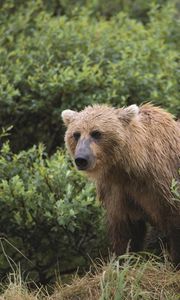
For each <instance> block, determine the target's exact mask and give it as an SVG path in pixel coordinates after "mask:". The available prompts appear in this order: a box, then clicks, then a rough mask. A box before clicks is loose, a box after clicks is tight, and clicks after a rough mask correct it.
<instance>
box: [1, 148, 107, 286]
mask: <svg viewBox="0 0 180 300" xmlns="http://www.w3.org/2000/svg"><path fill="white" fill-rule="evenodd" d="M0 170H1V173H0V207H1V212H2V213H1V218H0V228H1V236H2V237H1V253H0V262H1V272H0V278H1V279H3V278H4V276H5V275H6V273H9V272H11V271H12V270H14V269H16V267H17V266H18V264H19V263H20V266H21V268H22V270H23V274H24V276H25V277H26V276H27V274H28V277H29V278H31V279H33V280H34V281H36V282H41V283H43V284H47V283H49V282H51V281H52V280H54V278H55V275H56V274H58V273H59V271H60V272H61V274H69V273H72V272H75V271H76V270H77V267H79V268H81V267H83V266H86V267H87V265H88V261H89V262H90V257H91V259H92V258H93V257H97V256H99V255H100V251H101V252H104V250H103V247H104V245H105V231H104V226H103V212H102V208H101V207H100V205H99V204H98V202H96V201H95V194H94V187H93V186H92V185H91V184H89V183H87V180H86V179H85V178H82V177H80V175H79V174H78V173H77V172H76V171H75V170H74V168H73V167H72V166H71V165H70V163H69V161H68V160H67V158H66V156H65V155H64V153H63V152H62V151H57V152H56V154H54V155H53V156H52V157H51V158H50V159H48V158H46V153H44V149H43V147H42V145H40V146H39V147H33V148H32V149H30V150H28V151H21V152H20V153H19V154H13V153H12V152H11V150H10V149H9V144H8V143H6V144H4V146H3V148H2V150H1V155H0Z"/></svg>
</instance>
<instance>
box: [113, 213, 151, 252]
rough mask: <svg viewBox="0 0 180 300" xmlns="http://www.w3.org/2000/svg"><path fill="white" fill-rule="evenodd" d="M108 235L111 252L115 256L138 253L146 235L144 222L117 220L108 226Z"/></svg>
mask: <svg viewBox="0 0 180 300" xmlns="http://www.w3.org/2000/svg"><path fill="white" fill-rule="evenodd" d="M109 234H110V239H111V242H112V247H113V251H114V252H115V253H116V255H122V254H124V253H126V252H127V251H128V252H138V251H141V250H142V249H143V244H144V238H145V234H146V224H145V222H144V220H136V221H132V220H130V219H128V218H127V219H126V220H123V221H122V220H119V221H118V222H113V220H112V222H111V223H110V224H109Z"/></svg>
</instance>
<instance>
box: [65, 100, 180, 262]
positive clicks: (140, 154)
mask: <svg viewBox="0 0 180 300" xmlns="http://www.w3.org/2000/svg"><path fill="white" fill-rule="evenodd" d="M62 117H63V120H64V123H65V125H66V126H67V131H66V135H65V142H66V146H67V148H68V150H69V152H70V154H71V156H72V157H73V158H74V159H75V163H76V165H77V166H78V168H79V169H81V170H84V171H85V172H86V173H87V174H88V176H89V177H91V178H93V180H94V181H95V182H96V186H97V194H98V197H99V199H100V200H101V201H102V202H103V204H104V206H105V207H106V210H107V220H108V224H109V230H110V236H111V239H112V244H113V249H114V250H115V252H116V254H118V255H121V254H123V253H125V252H126V250H127V248H129V249H130V250H131V251H139V250H142V247H143V242H144V237H145V234H146V222H147V221H148V222H150V223H151V224H153V225H155V226H156V227H157V228H158V229H160V230H161V231H162V232H163V233H164V234H165V235H166V236H167V238H168V241H169V251H170V254H171V258H172V260H173V262H174V263H175V264H176V265H178V264H179V266H180V202H178V201H176V200H174V196H173V194H172V192H171V188H170V187H171V183H172V179H173V178H174V179H176V180H177V182H178V184H179V183H180V176H179V173H178V168H180V128H179V125H178V123H177V122H176V121H175V120H174V119H173V117H172V115H171V114H169V113H167V112H166V111H164V110H163V109H161V108H158V107H154V106H153V105H151V104H145V105H142V106H140V107H138V106H136V105H131V106H129V107H127V108H119V109H115V108H112V107H108V106H106V105H95V106H92V107H91V106H88V107H86V108H85V109H84V110H83V111H81V112H79V113H78V112H74V111H72V110H66V111H64V112H63V113H62Z"/></svg>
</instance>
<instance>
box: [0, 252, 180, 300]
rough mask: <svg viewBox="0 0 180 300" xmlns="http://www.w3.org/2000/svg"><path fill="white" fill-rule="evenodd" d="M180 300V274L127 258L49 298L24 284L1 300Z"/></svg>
mask: <svg viewBox="0 0 180 300" xmlns="http://www.w3.org/2000/svg"><path fill="white" fill-rule="evenodd" d="M139 299H144V300H180V271H178V272H176V271H174V270H173V269H172V267H171V266H170V264H168V263H165V264H163V263H160V262H157V261H156V260H155V259H154V258H151V259H149V260H146V261H145V260H142V257H138V256H137V257H134V256H133V257H132V256H127V258H125V260H124V261H123V263H119V261H118V260H112V261H111V262H110V263H109V264H108V265H105V264H101V266H98V267H96V272H95V273H94V274H92V273H90V272H89V273H87V274H86V275H85V276H84V277H82V278H80V277H78V276H75V277H74V279H73V280H72V282H71V284H60V283H59V284H57V285H56V287H55V289H54V293H53V294H52V295H48V294H47V293H46V292H45V291H44V290H42V289H37V290H36V291H35V292H34V293H29V292H28V290H27V288H26V286H25V285H23V284H22V282H17V281H16V282H15V283H13V282H10V283H9V285H8V286H7V288H6V289H5V290H4V293H2V295H1V296H0V300H139Z"/></svg>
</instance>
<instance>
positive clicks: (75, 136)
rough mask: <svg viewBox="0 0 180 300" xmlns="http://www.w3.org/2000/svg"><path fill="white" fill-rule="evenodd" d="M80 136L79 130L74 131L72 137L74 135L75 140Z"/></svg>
mask: <svg viewBox="0 0 180 300" xmlns="http://www.w3.org/2000/svg"><path fill="white" fill-rule="evenodd" d="M80 136H81V134H80V132H74V133H73V137H74V139H75V141H78V140H79V138H80Z"/></svg>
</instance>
